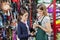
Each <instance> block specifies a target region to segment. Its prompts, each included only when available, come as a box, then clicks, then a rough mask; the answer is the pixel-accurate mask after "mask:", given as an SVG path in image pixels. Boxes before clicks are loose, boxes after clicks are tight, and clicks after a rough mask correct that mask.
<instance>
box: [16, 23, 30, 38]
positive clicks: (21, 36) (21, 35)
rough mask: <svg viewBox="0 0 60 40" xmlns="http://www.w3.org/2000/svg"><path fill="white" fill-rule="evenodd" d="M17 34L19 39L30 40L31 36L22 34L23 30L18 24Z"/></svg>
mask: <svg viewBox="0 0 60 40" xmlns="http://www.w3.org/2000/svg"><path fill="white" fill-rule="evenodd" d="M17 30H18V31H17V34H18V38H28V37H29V36H30V35H28V34H22V29H21V24H18V29H17Z"/></svg>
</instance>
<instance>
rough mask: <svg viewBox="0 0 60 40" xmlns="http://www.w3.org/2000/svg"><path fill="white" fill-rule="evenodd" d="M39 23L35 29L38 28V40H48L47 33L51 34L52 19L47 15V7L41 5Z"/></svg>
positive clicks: (38, 10)
mask: <svg viewBox="0 0 60 40" xmlns="http://www.w3.org/2000/svg"><path fill="white" fill-rule="evenodd" d="M37 12H38V13H37V20H38V21H37V22H38V24H34V25H33V26H34V27H37V28H38V29H37V33H36V40H48V38H47V35H46V33H51V31H52V29H51V26H50V19H49V16H48V14H47V10H46V6H45V5H43V4H40V5H39V6H38V8H37Z"/></svg>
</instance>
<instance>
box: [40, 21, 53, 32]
mask: <svg viewBox="0 0 60 40" xmlns="http://www.w3.org/2000/svg"><path fill="white" fill-rule="evenodd" d="M45 26H46V27H42V26H40V25H39V28H41V29H42V30H44V31H45V32H47V33H51V32H52V29H51V26H50V23H49V22H47V23H46V24H45Z"/></svg>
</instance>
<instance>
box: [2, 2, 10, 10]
mask: <svg viewBox="0 0 60 40" xmlns="http://www.w3.org/2000/svg"><path fill="white" fill-rule="evenodd" d="M10 9H11V8H10V5H9V3H8V2H3V3H2V10H4V11H8V10H10Z"/></svg>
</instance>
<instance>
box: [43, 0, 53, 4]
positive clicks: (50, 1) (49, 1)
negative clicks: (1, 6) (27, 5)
mask: <svg viewBox="0 0 60 40" xmlns="http://www.w3.org/2000/svg"><path fill="white" fill-rule="evenodd" d="M43 1H44V3H52V1H53V0H43Z"/></svg>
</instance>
